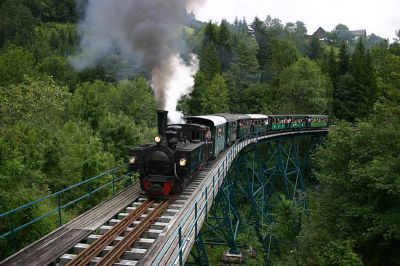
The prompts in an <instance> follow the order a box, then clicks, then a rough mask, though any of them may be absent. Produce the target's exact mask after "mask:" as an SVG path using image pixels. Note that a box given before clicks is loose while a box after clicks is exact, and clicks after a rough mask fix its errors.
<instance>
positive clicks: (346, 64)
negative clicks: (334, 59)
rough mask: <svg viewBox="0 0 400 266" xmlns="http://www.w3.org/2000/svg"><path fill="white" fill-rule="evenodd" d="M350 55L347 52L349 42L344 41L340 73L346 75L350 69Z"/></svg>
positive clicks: (339, 66)
mask: <svg viewBox="0 0 400 266" xmlns="http://www.w3.org/2000/svg"><path fill="white" fill-rule="evenodd" d="M349 61H350V57H349V54H348V53H347V44H346V43H345V42H342V44H341V46H340V51H339V62H338V75H344V74H345V73H346V72H347V71H348V70H349Z"/></svg>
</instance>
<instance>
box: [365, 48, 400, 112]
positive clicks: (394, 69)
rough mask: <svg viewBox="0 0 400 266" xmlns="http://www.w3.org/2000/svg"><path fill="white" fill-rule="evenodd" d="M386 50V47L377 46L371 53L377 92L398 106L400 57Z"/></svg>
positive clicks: (399, 97) (399, 96) (399, 101)
mask: <svg viewBox="0 0 400 266" xmlns="http://www.w3.org/2000/svg"><path fill="white" fill-rule="evenodd" d="M387 48H388V46H387V45H385V46H377V47H374V48H373V50H372V52H371V57H372V61H373V65H374V69H375V73H376V74H375V75H376V77H377V87H378V92H379V96H383V97H385V99H387V100H388V101H392V102H394V103H397V104H400V56H395V55H393V54H392V53H391V52H390V51H389V50H388V49H387Z"/></svg>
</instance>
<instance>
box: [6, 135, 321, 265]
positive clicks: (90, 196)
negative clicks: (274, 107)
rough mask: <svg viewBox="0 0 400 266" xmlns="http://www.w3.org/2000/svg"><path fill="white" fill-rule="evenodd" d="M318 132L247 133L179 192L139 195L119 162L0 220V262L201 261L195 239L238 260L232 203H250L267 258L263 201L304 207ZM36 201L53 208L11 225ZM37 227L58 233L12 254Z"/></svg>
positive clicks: (237, 214)
mask: <svg viewBox="0 0 400 266" xmlns="http://www.w3.org/2000/svg"><path fill="white" fill-rule="evenodd" d="M327 132H328V130H327V129H323V130H309V131H295V132H279V133H276V134H271V135H266V136H258V135H255V134H250V135H247V136H245V137H243V138H242V139H240V140H238V141H237V142H236V143H235V144H234V145H232V146H231V147H230V148H228V149H226V150H225V151H224V152H222V153H221V154H220V156H219V157H218V158H217V159H216V160H214V161H211V162H210V163H209V164H208V165H207V166H206V167H205V169H204V170H203V171H202V172H201V173H200V174H199V175H198V176H197V177H196V178H195V179H194V180H193V181H192V183H191V184H190V185H189V186H188V187H187V188H186V190H185V191H184V192H183V193H182V194H181V195H179V196H174V197H169V198H163V199H149V198H147V197H146V196H143V195H142V194H141V193H140V188H139V184H138V183H137V182H135V181H134V180H133V179H132V176H131V175H130V174H129V173H128V174H126V172H124V171H125V170H126V167H125V166H121V167H118V168H116V169H113V170H111V171H109V172H106V173H103V174H101V175H99V176H97V177H94V178H92V179H89V180H86V181H84V182H82V183H80V184H77V185H75V186H73V187H70V188H68V189H65V190H63V191H60V192H57V193H54V194H52V195H49V196H47V197H45V198H42V199H39V200H37V201H34V202H32V203H30V204H27V205H24V206H22V207H20V208H18V209H15V210H12V211H9V212H7V213H4V214H0V222H1V226H0V229H1V230H3V231H0V232H5V233H3V234H2V235H0V248H5V247H11V249H12V250H13V251H14V252H15V253H14V254H12V255H10V256H9V257H8V258H6V259H5V260H3V261H2V262H0V265H88V264H90V265H183V264H185V263H187V264H196V265H208V264H209V260H208V256H207V252H206V248H205V243H213V244H215V245H225V246H226V247H227V248H226V250H227V252H226V254H225V255H224V261H225V262H226V263H227V264H229V263H230V262H235V263H239V264H240V263H241V262H243V254H242V250H241V249H240V247H239V246H238V244H237V235H238V232H239V231H240V227H241V220H242V219H241V211H240V206H239V202H238V198H240V197H242V198H245V199H246V202H248V203H249V204H250V206H251V213H252V217H251V219H252V221H253V222H254V225H255V229H256V231H257V237H258V240H259V241H260V242H262V243H263V248H264V251H265V254H266V256H267V257H268V256H269V254H270V252H271V249H273V246H274V239H273V237H272V236H270V235H269V234H268V230H264V229H265V228H264V227H265V226H267V225H268V224H269V223H271V222H272V219H273V218H272V216H271V213H270V211H271V204H270V199H271V197H272V196H273V195H274V194H275V193H281V194H282V195H284V196H285V197H286V198H288V199H290V200H293V201H295V202H297V203H298V204H302V205H303V206H304V207H305V206H306V201H305V196H304V185H303V176H304V171H305V170H306V169H307V167H308V166H307V165H308V160H307V158H308V156H309V154H310V152H311V150H312V149H313V147H314V146H315V144H317V143H320V142H321V141H322V140H323V139H324V138H325V137H326V135H327ZM300 145H301V148H300ZM300 153H302V154H300ZM101 178H104V179H105V180H106V181H99V180H100V179H101ZM82 186H83V187H84V188H85V190H86V191H87V193H85V194H84V195H82V196H78V197H77V198H73V196H72V195H74V194H73V192H72V191H73V190H74V189H77V188H80V187H82ZM105 189H107V190H108V191H109V194H111V195H113V196H112V197H111V198H110V199H108V200H105V201H104V202H103V203H99V202H97V201H99V200H98V199H97V198H96V197H95V196H96V193H100V192H101V191H102V190H105ZM46 201H51V202H53V203H54V202H56V203H57V204H56V205H57V208H56V209H54V210H51V211H49V212H48V213H46V214H39V215H37V218H35V219H34V220H31V221H29V222H24V223H22V224H21V223H19V221H21V217H23V215H24V212H34V211H35V206H36V205H38V204H46ZM82 201H84V202H85V203H86V204H87V203H89V205H90V207H91V208H90V210H88V211H87V212H85V213H84V214H82V215H80V216H78V217H77V218H75V219H73V220H72V221H70V222H68V223H65V224H64V220H66V219H68V217H65V215H66V210H68V208H70V207H71V206H73V205H74V204H75V205H76V204H81V202H82ZM94 205H96V206H94ZM92 206H94V207H93V208H92ZM43 221H47V222H50V221H51V222H54V223H56V224H57V227H58V228H57V229H55V230H54V231H53V232H51V233H49V234H48V235H46V236H44V237H43V238H41V239H39V240H37V241H36V242H34V243H33V244H30V245H29V246H27V247H25V248H23V249H21V250H19V251H18V252H16V251H17V250H18V249H19V248H20V247H21V244H19V242H20V241H24V240H25V239H30V238H31V237H30V236H27V235H25V234H24V232H26V230H27V228H29V227H31V226H35V224H36V223H38V222H43ZM5 228H6V230H4V229H5ZM7 228H8V229H9V230H7ZM3 252H4V251H2V253H3ZM0 255H2V256H4V253H3V254H0ZM6 255H9V254H6Z"/></svg>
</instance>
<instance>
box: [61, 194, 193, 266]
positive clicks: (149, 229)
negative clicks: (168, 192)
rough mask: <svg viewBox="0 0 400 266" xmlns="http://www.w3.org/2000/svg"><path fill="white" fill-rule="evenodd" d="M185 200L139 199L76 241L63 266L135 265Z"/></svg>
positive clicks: (65, 257) (63, 260)
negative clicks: (82, 238) (91, 232)
mask: <svg viewBox="0 0 400 266" xmlns="http://www.w3.org/2000/svg"><path fill="white" fill-rule="evenodd" d="M184 200H185V199H175V200H168V199H167V200H158V201H156V200H154V199H146V198H143V197H142V198H139V199H138V200H137V201H135V202H134V203H133V204H131V205H130V206H128V207H127V208H126V209H125V210H123V211H122V212H120V213H119V214H118V216H117V217H116V218H115V219H111V220H109V221H108V222H107V223H106V224H104V225H103V226H101V227H100V228H98V229H97V230H96V231H95V232H94V233H93V234H91V235H89V236H88V237H87V238H86V239H84V240H83V241H81V242H80V243H78V244H76V245H75V246H74V248H73V250H71V251H72V252H70V253H67V254H64V255H63V256H61V258H60V263H59V264H60V265H67V266H77V265H135V264H136V263H137V262H138V261H139V260H140V259H141V258H142V257H143V255H144V254H145V252H146V251H147V249H148V248H149V247H150V246H151V245H152V244H153V243H154V242H155V240H156V238H157V237H158V235H160V234H161V233H162V232H163V230H164V229H166V228H167V226H168V223H169V222H170V221H171V220H172V218H173V217H174V216H175V214H176V213H178V211H179V209H180V208H181V206H182V204H183V202H184Z"/></svg>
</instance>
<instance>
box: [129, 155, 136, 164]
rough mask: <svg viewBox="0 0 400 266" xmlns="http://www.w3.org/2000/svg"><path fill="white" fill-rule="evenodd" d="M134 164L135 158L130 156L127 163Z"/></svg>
mask: <svg viewBox="0 0 400 266" xmlns="http://www.w3.org/2000/svg"><path fill="white" fill-rule="evenodd" d="M135 162H136V157H135V156H132V157H130V158H129V163H130V164H134V163H135Z"/></svg>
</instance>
